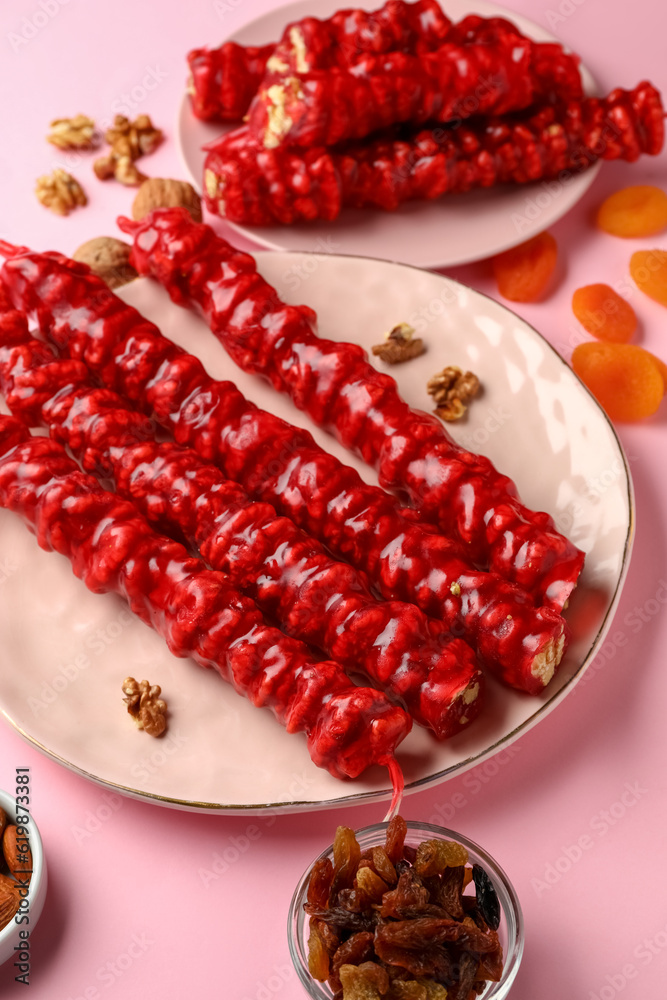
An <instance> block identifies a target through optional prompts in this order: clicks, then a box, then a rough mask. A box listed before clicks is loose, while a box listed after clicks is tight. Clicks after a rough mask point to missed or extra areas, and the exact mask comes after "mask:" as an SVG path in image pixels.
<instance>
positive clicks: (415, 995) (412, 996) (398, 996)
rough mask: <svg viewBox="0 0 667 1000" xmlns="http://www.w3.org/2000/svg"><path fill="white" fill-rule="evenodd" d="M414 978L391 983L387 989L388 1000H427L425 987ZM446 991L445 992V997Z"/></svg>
mask: <svg viewBox="0 0 667 1000" xmlns="http://www.w3.org/2000/svg"><path fill="white" fill-rule="evenodd" d="M423 983H424V980H422V982H421V983H420V982H419V981H418V980H416V979H408V980H405V981H403V982H396V983H392V987H391V990H390V991H389V997H390V1000H428V993H427V992H426V987H425V986H424V985H423ZM446 996H447V993H446V992H445V997H446Z"/></svg>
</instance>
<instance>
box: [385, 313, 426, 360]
mask: <svg viewBox="0 0 667 1000" xmlns="http://www.w3.org/2000/svg"><path fill="white" fill-rule="evenodd" d="M414 332H415V331H414V328H413V327H411V326H410V324H409V323H399V324H398V326H395V327H394V328H393V329H392V330H390V331H389V333H388V334H386V336H385V339H384V343H383V344H375V345H374V346H373V347H372V348H371V350H372V351H373V354H375V355H376V356H377V357H379V358H380V359H381V360H382V361H386V362H387V364H389V365H398V364H401V363H402V362H403V361H410V359H411V358H416V357H419V355H420V354H423V353H424V351H425V350H426V348H425V347H424V341H423V340H422V339H421V338H420V337H413V336H412V335H413V333H414Z"/></svg>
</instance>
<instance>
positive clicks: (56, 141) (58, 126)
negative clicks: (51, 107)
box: [46, 115, 96, 149]
mask: <svg viewBox="0 0 667 1000" xmlns="http://www.w3.org/2000/svg"><path fill="white" fill-rule="evenodd" d="M50 128H51V132H50V133H49V135H47V137H46V138H47V140H48V141H49V142H50V143H51V144H52V145H53V146H57V147H58V149H91V148H92V147H93V146H94V145H95V138H96V136H95V122H94V121H93V119H92V118H88V116H87V115H75V116H74V118H56V119H55V121H52V122H51V125H50Z"/></svg>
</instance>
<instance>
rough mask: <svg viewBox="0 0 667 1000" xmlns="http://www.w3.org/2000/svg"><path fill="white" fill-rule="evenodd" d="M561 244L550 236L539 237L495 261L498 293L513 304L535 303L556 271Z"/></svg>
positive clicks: (541, 234)
mask: <svg viewBox="0 0 667 1000" xmlns="http://www.w3.org/2000/svg"><path fill="white" fill-rule="evenodd" d="M557 258H558V244H557V243H556V241H555V239H554V238H553V236H552V235H551V233H539V234H538V235H537V236H533V238H532V239H530V240H527V241H526V242H525V243H521V244H520V245H519V246H516V247H512V248H511V249H510V250H505V252H504V253H501V254H498V256H497V257H494V258H493V273H494V275H495V278H496V282H497V284H498V291H499V292H500V294H501V295H502V296H503V298H504V299H509V300H510V301H511V302H536V301H537V300H538V299H539V298H541V297H542V295H543V294H544V292H545V290H546V288H547V285H548V284H549V280H550V278H551V276H552V274H553V272H554V270H555V268H556V260H557Z"/></svg>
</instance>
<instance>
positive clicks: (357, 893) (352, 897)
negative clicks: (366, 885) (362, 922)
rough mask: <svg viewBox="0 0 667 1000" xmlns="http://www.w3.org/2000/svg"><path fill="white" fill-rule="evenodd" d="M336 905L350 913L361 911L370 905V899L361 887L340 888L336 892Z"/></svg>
mask: <svg viewBox="0 0 667 1000" xmlns="http://www.w3.org/2000/svg"><path fill="white" fill-rule="evenodd" d="M337 902H338V906H339V907H342V908H343V909H344V910H349V912H350V913H363V912H364V910H367V909H368V908H369V906H370V900H369V898H368V896H367V895H366V893H365V892H362V891H361V889H341V890H340V892H339V893H338V899H337Z"/></svg>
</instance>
